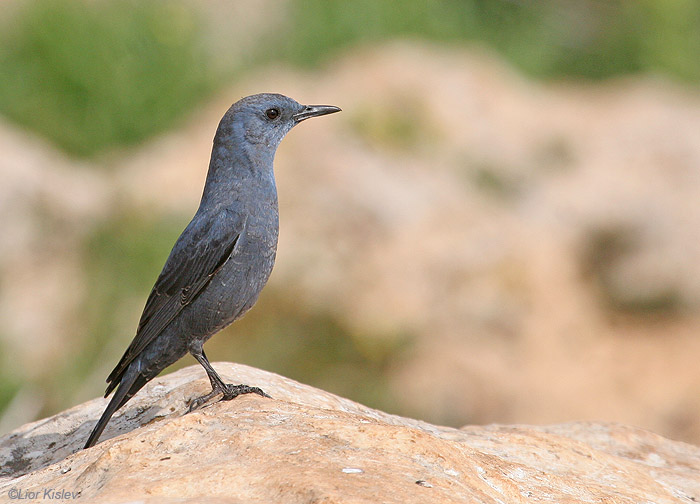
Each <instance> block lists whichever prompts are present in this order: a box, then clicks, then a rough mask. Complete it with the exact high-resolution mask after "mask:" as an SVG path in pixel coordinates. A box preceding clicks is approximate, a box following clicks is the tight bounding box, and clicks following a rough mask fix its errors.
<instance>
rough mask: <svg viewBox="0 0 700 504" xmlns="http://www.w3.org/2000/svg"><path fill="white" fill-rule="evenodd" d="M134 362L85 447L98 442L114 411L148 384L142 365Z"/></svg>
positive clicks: (124, 375)
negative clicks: (142, 371)
mask: <svg viewBox="0 0 700 504" xmlns="http://www.w3.org/2000/svg"><path fill="white" fill-rule="evenodd" d="M134 364H136V362H135V363H133V364H132V366H131V368H130V369H128V370H127V371H126V372H125V373H124V374H123V376H122V378H121V380H120V382H119V387H118V388H117V391H116V392H115V393H114V395H113V396H112V399H111V400H110V401H109V404H108V405H107V407H106V408H105V411H104V413H102V416H101V417H100V419H99V421H98V422H97V425H95V428H94V429H92V432H91V433H90V436H89V437H88V439H87V442H86V443H85V446H84V447H83V448H90V447H91V446H94V445H95V443H97V440H98V439H99V437H100V434H102V431H103V430H105V427H107V422H109V419H110V418H112V415H114V412H115V411H117V410H118V409H119V408H121V407H122V406H124V404H126V402H127V401H128V400H129V399H131V398H132V397H133V395H134V394H135V393H136V392H138V391H139V390H140V389H141V387H143V386H144V385H145V384H146V382H148V379H146V377H145V376H144V375H143V374H141V369H140V366H138V365H134Z"/></svg>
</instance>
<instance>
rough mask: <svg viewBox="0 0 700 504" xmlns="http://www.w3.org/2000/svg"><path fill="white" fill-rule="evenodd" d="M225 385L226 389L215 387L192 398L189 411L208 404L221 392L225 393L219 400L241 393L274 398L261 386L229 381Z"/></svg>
mask: <svg viewBox="0 0 700 504" xmlns="http://www.w3.org/2000/svg"><path fill="white" fill-rule="evenodd" d="M225 386H226V388H225V389H224V390H219V389H214V390H212V391H211V392H209V393H208V394H207V395H204V396H202V397H197V398H196V399H192V400H191V401H190V403H189V407H188V409H187V412H188V413H191V412H193V411H194V410H196V409H199V408H201V407H202V406H204V405H205V404H207V403H208V402H209V401H210V400H211V399H212V398H213V397H215V396H217V395H219V394H223V395H222V396H221V399H219V401H230V400H231V399H234V398H236V397H238V396H239V395H243V394H258V395H259V396H262V397H267V398H268V399H272V397H270V396H269V395H268V394H266V393H265V391H263V389H261V388H260V387H251V386H250V385H233V384H231V383H227V384H225Z"/></svg>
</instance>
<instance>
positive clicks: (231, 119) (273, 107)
mask: <svg viewBox="0 0 700 504" xmlns="http://www.w3.org/2000/svg"><path fill="white" fill-rule="evenodd" d="M339 111H340V109H339V108H338V107H333V106H331V105H301V104H299V103H297V102H296V101H295V100H292V99H291V98H288V97H286V96H284V95H281V94H273V93H262V94H256V95H252V96H248V97H246V98H243V99H241V100H239V101H237V102H236V103H234V104H233V106H232V107H231V108H230V109H229V111H228V112H227V113H226V115H225V116H224V118H223V120H222V121H221V125H220V126H219V129H220V130H222V128H223V129H225V130H229V129H230V133H232V134H233V138H235V139H236V140H239V141H245V142H247V143H249V144H253V145H257V146H259V147H261V146H266V147H267V148H268V149H271V150H272V153H273V154H274V151H275V150H276V149H277V147H278V146H279V144H280V142H281V141H282V139H283V138H284V136H285V135H286V134H287V133H289V130H291V129H292V128H293V127H294V126H296V125H297V124H299V123H300V122H301V121H304V120H306V119H309V118H311V117H318V116H322V115H326V114H332V113H334V112H339ZM220 133H224V135H223V136H224V137H226V136H229V135H227V134H226V133H227V132H226V131H220Z"/></svg>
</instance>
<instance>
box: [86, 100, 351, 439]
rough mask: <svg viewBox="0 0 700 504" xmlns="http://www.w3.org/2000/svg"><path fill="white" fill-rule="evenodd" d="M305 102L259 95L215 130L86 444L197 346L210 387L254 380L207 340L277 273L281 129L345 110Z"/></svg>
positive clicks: (227, 388) (227, 390)
mask: <svg viewBox="0 0 700 504" xmlns="http://www.w3.org/2000/svg"><path fill="white" fill-rule="evenodd" d="M338 111H340V109H339V108H338V107H333V106H328V105H306V106H305V105H300V104H299V103H297V102H296V101H294V100H292V99H291V98H288V97H286V96H283V95H279V94H270V93H264V94H257V95H253V96H248V97H246V98H243V99H241V100H239V101H238V102H236V103H235V104H233V106H231V108H230V109H229V110H228V111H227V112H226V114H225V115H224V117H223V118H222V119H221V122H220V123H219V127H218V129H217V131H216V135H215V136H214V146H213V148H212V155H211V161H210V163H209V171H208V173H207V179H206V182H205V185H204V192H203V194H202V200H201V202H200V205H199V208H198V209H197V212H196V213H195V215H194V217H193V218H192V221H191V222H190V223H189V224H188V226H187V227H186V228H185V230H184V231H183V232H182V234H181V235H180V237H179V238H178V239H177V241H176V242H175V245H174V246H173V249H172V251H171V252H170V256H169V257H168V259H167V260H166V262H165V266H163V270H162V271H161V273H160V276H159V277H158V279H157V280H156V283H155V285H154V286H153V289H152V291H151V294H150V295H149V297H148V300H147V301H146V306H145V308H144V310H143V314H142V315H141V320H140V321H139V325H138V328H137V330H136V336H135V337H134V339H133V341H132V342H131V344H130V345H129V347H128V348H127V350H126V352H124V355H123V356H122V358H121V360H120V361H119V363H118V364H117V365H116V367H115V368H114V370H113V371H112V373H111V374H110V375H109V377H108V378H107V382H108V386H107V390H106V392H105V397H107V396H108V395H109V394H110V393H111V392H112V391H113V390H115V389H116V392H115V393H114V396H113V397H112V399H111V400H110V402H109V404H108V405H107V408H106V409H105V411H104V413H103V414H102V417H101V418H100V420H99V421H98V422H97V425H96V426H95V428H94V429H93V431H92V433H91V434H90V436H89V438H88V440H87V442H86V444H85V448H89V447H90V446H93V445H94V444H95V443H96V442H97V440H98V438H99V436H100V434H101V433H102V431H103V430H104V428H105V426H106V425H107V422H109V419H110V418H111V417H112V415H113V414H114V412H115V411H117V410H118V409H119V408H121V407H122V406H123V405H124V404H125V403H126V402H127V401H128V400H129V399H131V397H132V396H133V395H134V394H135V393H136V392H138V391H139V390H140V389H141V387H143V386H144V385H145V384H146V383H147V382H148V381H149V380H151V379H153V378H154V377H155V376H157V375H158V374H159V373H160V372H161V371H162V370H163V369H165V368H166V367H168V366H169V365H171V364H173V363H174V362H175V361H177V360H179V359H180V358H181V357H183V356H184V355H185V354H186V353H187V352H189V353H191V354H192V355H193V356H194V357H195V358H196V359H197V361H198V362H199V363H200V364H202V366H203V367H204V369H205V371H206V372H207V376H208V377H209V380H210V381H211V384H212V392H211V393H210V394H207V395H206V396H204V397H201V398H198V399H195V400H193V401H192V403H191V409H194V408H196V407H198V406H200V405H202V404H204V403H206V402H207V401H208V400H209V399H211V398H213V397H214V396H216V395H218V394H222V398H223V399H232V398H234V397H236V396H237V395H240V394H245V393H250V392H254V393H258V394H260V395H264V396H267V394H265V393H264V392H263V391H262V390H260V389H259V388H257V387H249V386H247V385H236V386H234V385H230V384H224V382H223V381H222V380H221V378H220V377H219V376H218V374H217V373H216V371H214V369H213V368H212V367H211V365H210V364H209V361H208V360H207V357H206V355H205V354H204V350H203V348H202V345H203V344H204V342H206V341H207V340H208V339H209V338H210V337H211V336H213V335H214V334H215V333H217V332H218V331H220V330H221V329H223V328H224V327H226V326H227V325H229V324H231V323H232V322H233V321H234V320H236V319H237V318H239V317H241V316H242V315H243V314H244V313H245V312H246V311H248V310H249V309H250V308H251V307H252V306H253V304H255V301H256V300H257V298H258V295H259V294H260V291H261V290H262V288H263V287H264V285H265V283H266V282H267V279H268V278H269V276H270V273H271V272H272V267H273V265H274V262H275V254H276V252H277V236H278V229H279V226H278V220H279V213H278V209H277V188H276V186H275V177H274V171H273V159H274V156H275V151H276V150H277V147H278V146H279V144H280V142H281V141H282V139H283V138H284V136H285V135H286V134H287V133H288V132H289V131H290V130H291V129H292V128H293V127H294V126H295V125H296V124H298V123H300V122H301V121H303V120H305V119H308V118H310V117H318V116H321V115H326V114H332V113H334V112H338Z"/></svg>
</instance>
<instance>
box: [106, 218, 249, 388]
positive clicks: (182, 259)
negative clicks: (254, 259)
mask: <svg viewBox="0 0 700 504" xmlns="http://www.w3.org/2000/svg"><path fill="white" fill-rule="evenodd" d="M244 228H245V216H244V215H242V214H239V213H237V212H233V211H230V210H224V211H222V212H220V213H219V214H217V215H211V214H209V215H201V216H200V215H199V214H198V215H197V216H195V218H194V219H192V222H190V224H189V225H188V226H187V228H186V229H185V230H184V231H183V232H182V235H180V238H178V240H177V242H176V243H175V246H174V247H173V250H172V252H170V256H169V257H168V260H167V261H166V262H165V266H163V271H161V273H160V276H159V277H158V280H156V283H155V285H154V286H153V289H152V290H151V294H150V295H149V296H148V300H147V301H146V306H145V308H144V310H143V314H142V315H141V320H140V321H139V325H138V329H137V330H136V336H134V339H133V341H132V342H131V344H130V345H129V348H127V349H126V352H124V355H123V356H122V358H121V360H120V361H119V363H118V364H117V366H116V367H115V368H114V370H113V371H112V372H111V373H110V375H109V377H108V378H107V382H109V383H110V385H109V386H108V387H107V392H105V397H106V396H107V395H109V393H110V392H111V391H112V389H113V388H114V387H115V386H116V385H117V384H118V383H119V379H120V378H121V375H122V374H123V373H124V371H125V370H126V368H127V367H128V366H129V364H131V362H132V361H133V360H134V359H135V358H136V357H137V356H138V355H139V354H140V353H141V352H142V351H143V349H144V348H146V346H147V345H148V344H149V343H150V342H151V341H153V339H155V338H156V337H157V336H158V335H159V334H160V333H161V332H162V331H163V329H165V327H166V326H167V325H168V324H169V323H170V322H171V321H172V320H173V319H174V318H175V317H176V316H177V314H178V313H180V311H181V310H182V309H183V308H184V307H185V306H187V305H188V304H190V303H191V302H192V301H193V300H194V299H195V298H196V297H197V295H198V294H199V293H200V292H201V291H202V289H204V287H206V285H207V284H208V283H209V282H210V281H211V279H212V278H213V277H214V275H216V273H217V272H218V271H219V269H220V268H221V267H222V266H223V265H224V263H225V262H226V261H227V260H228V258H229V257H231V254H232V253H233V252H234V250H235V248H236V244H237V243H238V240H239V238H240V237H241V234H242V233H243V230H244Z"/></svg>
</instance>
